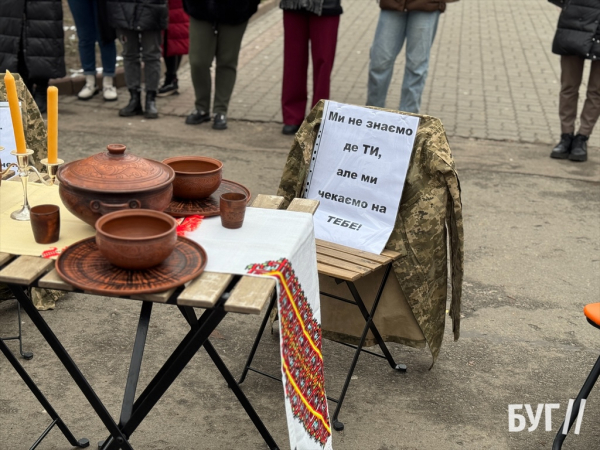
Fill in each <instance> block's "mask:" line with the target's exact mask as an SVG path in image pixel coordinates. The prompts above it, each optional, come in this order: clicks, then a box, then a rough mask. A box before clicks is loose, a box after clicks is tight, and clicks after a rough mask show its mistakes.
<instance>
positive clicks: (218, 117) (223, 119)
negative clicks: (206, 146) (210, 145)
mask: <svg viewBox="0 0 600 450" xmlns="http://www.w3.org/2000/svg"><path fill="white" fill-rule="evenodd" d="M213 129H215V130H226V129H227V116H226V115H225V114H223V113H217V114H215V118H214V119H213Z"/></svg>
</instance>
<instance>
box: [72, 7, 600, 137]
mask: <svg viewBox="0 0 600 450" xmlns="http://www.w3.org/2000/svg"><path fill="white" fill-rule="evenodd" d="M343 6H344V11H345V12H344V14H343V15H342V17H341V23H340V31H339V36H338V48H337V54H336V61H335V66H334V70H333V74H332V81H331V97H332V99H333V100H336V101H340V102H344V103H352V104H358V105H362V104H365V101H366V86H367V76H368V65H369V49H370V46H371V44H372V40H373V35H374V33H375V27H376V25H377V18H378V14H379V8H378V6H377V3H376V2H375V1H371V0H344V1H343ZM558 15H559V9H558V8H556V7H555V6H553V5H552V4H550V3H548V2H547V1H546V0H503V1H502V2H495V1H491V0H479V1H473V0H462V1H460V2H458V3H453V4H450V5H448V9H447V11H446V12H445V13H444V14H442V15H441V19H440V23H439V27H438V32H437V36H436V40H435V43H434V46H433V48H432V55H431V64H430V71H429V77H428V80H427V85H426V87H425V91H424V95H423V102H422V108H421V112H422V113H425V114H430V115H433V116H437V117H439V118H441V119H442V121H443V123H444V125H445V127H446V131H447V133H448V135H449V136H460V137H471V138H480V139H491V140H510V141H519V142H538V143H548V144H551V143H553V142H555V141H556V140H557V139H558V138H559V136H560V126H559V119H558V93H559V86H560V82H559V81H560V57H559V56H557V55H554V54H553V53H552V52H551V45H552V38H553V36H554V31H555V28H556V22H557V19H558ZM404 58H405V54H404V51H403V52H402V53H401V54H400V56H399V57H398V59H397V61H396V66H395V69H394V77H393V80H392V83H391V87H390V91H389V94H388V98H387V104H386V106H387V107H389V108H397V107H398V104H399V100H400V87H401V83H402V76H403V72H404ZM282 66H283V24H282V12H281V10H280V9H279V8H276V7H275V8H272V9H271V10H269V11H268V12H267V13H265V14H263V15H261V17H260V18H258V19H257V20H254V21H252V22H251V23H250V24H249V27H248V30H247V32H246V35H245V36H244V41H243V43H242V51H241V54H240V60H239V67H238V79H237V82H236V87H235V90H234V93H233V96H232V100H231V104H230V110H229V117H230V118H232V119H239V120H249V121H267V122H281V120H282V118H281V104H280V95H281V77H282ZM309 70H310V69H309ZM309 73H310V72H309ZM179 76H180V95H178V96H172V97H169V98H166V99H160V103H159V107H160V112H161V113H162V114H167V115H177V116H182V117H183V116H185V115H187V114H188V113H189V112H190V110H192V109H193V103H194V92H193V88H192V85H191V77H190V73H189V65H187V63H186V64H184V65H183V66H182V67H181V69H180V74H179ZM588 76H589V63H587V64H586V71H585V73H584V80H585V82H584V83H583V85H582V88H581V91H580V108H579V109H580V110H581V106H582V105H583V99H584V97H585V89H586V85H587V78H588ZM309 80H310V75H309ZM309 88H310V87H309ZM309 95H311V94H310V93H309ZM126 97H127V93H126V91H125V90H122V92H121V95H120V100H119V102H116V103H112V104H107V105H106V107H108V108H115V109H117V108H119V107H122V105H123V104H124V103H126V100H127V98H126ZM69 101H75V99H74V98H71V99H69ZM94 103H97V102H94ZM590 145H592V146H596V147H597V146H600V133H596V134H595V135H592V137H591V139H590Z"/></svg>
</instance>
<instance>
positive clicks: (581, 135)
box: [561, 60, 600, 161]
mask: <svg viewBox="0 0 600 450" xmlns="http://www.w3.org/2000/svg"><path fill="white" fill-rule="evenodd" d="M582 61H583V60H582ZM581 68H582V71H581V72H583V62H582V64H581ZM581 78H582V77H581V74H580V75H579V80H581ZM561 92H562V91H561ZM575 108H577V106H575ZM599 115H600V61H592V67H591V68H590V79H589V81H588V86H587V95H586V99H585V103H584V104H583V110H582V111H581V124H580V126H579V132H578V133H577V134H576V135H575V137H574V138H573V143H572V144H571V153H570V154H569V159H570V160H571V161H587V141H588V139H589V138H590V134H591V133H592V130H593V129H594V125H596V122H597V121H598V116H599Z"/></svg>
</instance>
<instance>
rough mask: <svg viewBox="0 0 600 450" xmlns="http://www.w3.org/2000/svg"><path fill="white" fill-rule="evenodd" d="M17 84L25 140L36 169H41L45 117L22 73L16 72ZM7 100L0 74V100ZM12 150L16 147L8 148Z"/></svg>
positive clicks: (43, 151)
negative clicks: (22, 77) (21, 75)
mask: <svg viewBox="0 0 600 450" xmlns="http://www.w3.org/2000/svg"><path fill="white" fill-rule="evenodd" d="M13 75H14V77H15V84H16V85H17V97H18V98H19V101H20V102H21V105H22V110H23V115H24V116H25V117H24V119H23V129H24V132H25V141H26V142H27V148H29V149H31V150H33V161H34V165H35V167H36V169H38V170H41V169H42V165H41V164H40V160H41V159H43V158H45V157H46V145H47V144H46V126H45V124H44V119H43V118H42V115H41V114H40V110H39V109H38V107H37V105H36V104H35V101H34V100H33V97H32V96H31V94H30V92H29V90H28V89H27V87H26V86H25V83H23V80H22V79H21V77H20V75H19V74H17V73H15V74H13ZM5 101H7V100H6V86H5V85H4V76H0V102H5ZM7 150H8V151H12V150H14V149H7Z"/></svg>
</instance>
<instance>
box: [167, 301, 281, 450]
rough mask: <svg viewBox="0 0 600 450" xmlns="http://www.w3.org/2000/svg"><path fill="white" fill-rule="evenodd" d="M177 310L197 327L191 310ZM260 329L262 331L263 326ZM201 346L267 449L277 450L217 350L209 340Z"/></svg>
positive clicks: (186, 308) (184, 307)
mask: <svg viewBox="0 0 600 450" xmlns="http://www.w3.org/2000/svg"><path fill="white" fill-rule="evenodd" d="M275 298H276V296H274V297H273V300H271V303H270V304H269V308H268V309H267V315H266V316H265V317H266V318H267V320H268V317H269V314H270V310H271V308H273V305H274V299H275ZM179 310H180V311H181V313H182V314H183V316H184V317H185V318H186V320H187V321H188V323H189V324H190V326H191V327H194V326H197V321H196V316H195V314H194V312H193V308H191V307H189V306H180V307H179ZM264 324H266V321H265V320H263V325H264ZM262 328H263V329H264V326H263V327H262ZM203 345H204V349H205V350H206V353H208V356H210V358H211V359H212V361H213V362H214V364H215V366H216V367H217V369H218V370H219V372H221V375H222V376H223V378H224V379H225V381H226V382H227V385H228V386H229V388H230V389H231V390H232V391H233V393H234V394H235V396H236V397H237V399H238V401H239V402H240V403H241V405H242V407H243V408H244V410H245V411H246V414H248V417H250V420H252V423H253V424H254V426H255V427H256V429H257V430H258V432H259V433H260V435H261V436H262V438H263V439H264V441H265V443H266V444H267V445H268V446H269V449H271V450H278V449H279V447H278V446H277V444H276V443H275V440H274V439H273V437H272V436H271V434H270V433H269V431H268V430H267V427H265V424H264V423H263V422H262V420H261V419H260V417H259V416H258V414H257V413H256V411H255V410H254V407H253V406H252V404H251V403H250V401H249V400H248V398H247V397H246V395H245V394H244V392H243V391H242V390H241V389H240V386H239V384H238V383H237V382H236V381H235V378H234V377H233V375H232V374H231V372H230V371H229V369H228V368H227V366H226V365H225V363H224V362H223V360H222V359H221V357H220V356H219V354H218V352H217V350H216V349H215V348H214V347H213V345H212V343H211V342H210V340H209V339H206V341H205V342H204V344H203ZM257 345H258V344H257ZM248 364H249V363H248Z"/></svg>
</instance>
